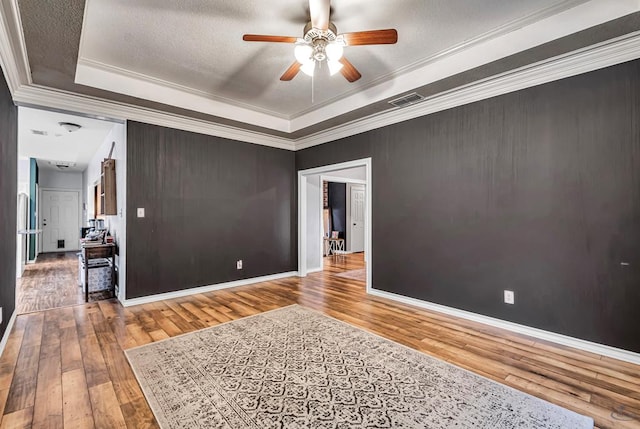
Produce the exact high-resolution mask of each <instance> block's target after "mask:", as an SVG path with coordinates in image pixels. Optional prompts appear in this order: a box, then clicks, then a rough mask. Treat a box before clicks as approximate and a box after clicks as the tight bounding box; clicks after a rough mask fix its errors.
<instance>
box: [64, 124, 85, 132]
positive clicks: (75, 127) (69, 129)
mask: <svg viewBox="0 0 640 429" xmlns="http://www.w3.org/2000/svg"><path fill="white" fill-rule="evenodd" d="M58 125H60V126H61V127H62V128H64V130H65V131H66V132H68V133H73V132H76V131H78V130H79V129H80V128H82V125H78V124H74V123H73V122H58Z"/></svg>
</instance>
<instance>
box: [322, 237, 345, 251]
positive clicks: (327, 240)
mask: <svg viewBox="0 0 640 429" xmlns="http://www.w3.org/2000/svg"><path fill="white" fill-rule="evenodd" d="M323 238H324V254H325V256H328V255H335V254H336V253H338V252H344V250H345V249H344V238H331V237H323Z"/></svg>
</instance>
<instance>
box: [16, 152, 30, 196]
mask: <svg viewBox="0 0 640 429" xmlns="http://www.w3.org/2000/svg"><path fill="white" fill-rule="evenodd" d="M30 177H31V161H29V158H28V157H24V156H21V157H19V158H18V193H21V192H22V193H25V194H27V195H29V182H30Z"/></svg>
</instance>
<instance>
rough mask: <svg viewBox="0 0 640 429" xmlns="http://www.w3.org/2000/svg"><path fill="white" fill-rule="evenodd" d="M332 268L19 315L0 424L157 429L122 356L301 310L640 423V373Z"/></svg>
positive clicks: (3, 382) (6, 362)
mask: <svg viewBox="0 0 640 429" xmlns="http://www.w3.org/2000/svg"><path fill="white" fill-rule="evenodd" d="M363 265H364V264H363V260H362V255H349V256H346V257H337V258H335V259H334V258H327V264H326V270H325V271H324V272H320V273H315V274H311V275H309V276H308V277H307V278H305V279H300V278H288V279H282V280H277V281H271V282H265V283H260V284H256V285H250V286H243V287H238V288H233V289H227V290H222V291H217V292H211V293H205V294H199V295H193V296H190V297H186V298H180V299H173V300H167V301H160V302H156V303H152V304H146V305H140V306H136V307H129V308H123V307H122V306H121V305H120V304H119V303H118V302H117V301H115V300H107V301H99V302H94V303H89V304H82V305H77V306H73V307H65V308H59V309H55V310H49V311H43V312H36V313H30V314H25V315H22V316H18V318H17V319H16V324H15V326H14V328H13V331H12V332H11V335H10V337H9V341H8V344H7V347H6V349H5V351H4V353H3V355H2V357H1V358H0V416H2V420H1V421H0V426H1V427H2V428H22V427H35V428H40V427H48V428H58V427H65V428H94V427H95V428H125V427H126V428H155V427H157V424H156V422H155V420H154V418H153V415H152V413H151V411H150V409H149V407H148V405H147V403H146V401H145V399H144V396H143V394H142V392H141V390H140V387H139V386H138V384H137V382H136V380H135V377H134V375H133V373H132V371H131V368H130V367H129V364H128V362H127V360H126V358H125V356H124V353H123V350H125V349H127V348H130V347H134V346H138V345H142V344H147V343H150V342H153V341H158V340H161V339H164V338H168V337H172V336H175V335H179V334H182V333H185V332H191V331H194V330H197V329H201V328H205V327H208V326H214V325H217V324H219V323H222V322H227V321H230V320H235V319H238V318H241V317H245V316H248V315H252V314H256V313H259V312H262V311H267V310H272V309H275V308H279V307H282V306H285V305H290V304H294V303H298V304H301V305H304V306H307V307H310V308H313V309H316V310H320V311H322V312H324V313H326V314H328V315H330V316H333V317H336V318H338V319H341V320H343V321H346V322H348V323H351V324H353V325H356V326H359V327H361V328H363V329H366V330H369V331H371V332H374V333H376V334H379V335H382V336H384V337H387V338H390V339H392V340H394V341H397V342H399V343H402V344H405V345H407V346H409V347H412V348H414V349H417V350H420V351H422V352H424V353H427V354H429V355H432V356H435V357H438V358H440V359H443V360H446V361H448V362H451V363H454V364H456V365H458V366H460V367H463V368H466V369H469V370H471V371H473V372H476V373H478V374H481V375H483V376H485V377H488V378H490V379H493V380H496V381H498V382H500V383H504V384H506V385H509V386H512V387H514V388H516V389H519V390H521V391H524V392H528V393H530V394H532V395H535V396H538V397H540V398H542V399H545V400H548V401H550V402H553V403H556V404H558V405H561V406H563V407H566V408H569V409H571V410H574V411H577V412H579V413H582V414H587V415H589V416H592V417H593V418H594V419H595V422H596V426H598V427H600V428H640V367H639V366H636V365H633V364H629V363H625V362H620V361H616V360H614V359H610V358H606V357H602V356H599V355H595V354H590V353H586V352H582V351H577V350H574V349H570V348H566V347H561V346H557V345H554V344H551V343H547V342H544V341H539V340H536V339H533V338H529V337H526V336H523V335H517V334H514V333H510V332H507V331H503V330H500V329H497V328H492V327H488V326H485V325H481V324H478V323H474V322H469V321H465V320H461V319H456V318H453V317H450V316H445V315H442V314H438V313H433V312H428V311H424V310H421V309H417V308H415V307H411V306H407V305H401V304H396V303H393V302H391V301H387V300H385V299H380V298H374V297H370V296H367V295H366V294H365V293H364V283H363V282H361V281H357V280H352V279H347V278H341V277H337V276H335V274H336V273H339V272H343V271H345V270H353V269H359V268H362V267H363Z"/></svg>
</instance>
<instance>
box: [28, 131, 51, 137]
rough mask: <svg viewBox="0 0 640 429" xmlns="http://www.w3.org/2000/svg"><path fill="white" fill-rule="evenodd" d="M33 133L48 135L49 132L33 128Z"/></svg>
mask: <svg viewBox="0 0 640 429" xmlns="http://www.w3.org/2000/svg"><path fill="white" fill-rule="evenodd" d="M31 134H35V135H37V136H48V135H49V133H48V132H46V131H41V130H31Z"/></svg>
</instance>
